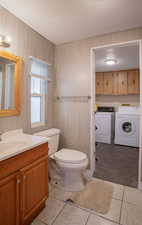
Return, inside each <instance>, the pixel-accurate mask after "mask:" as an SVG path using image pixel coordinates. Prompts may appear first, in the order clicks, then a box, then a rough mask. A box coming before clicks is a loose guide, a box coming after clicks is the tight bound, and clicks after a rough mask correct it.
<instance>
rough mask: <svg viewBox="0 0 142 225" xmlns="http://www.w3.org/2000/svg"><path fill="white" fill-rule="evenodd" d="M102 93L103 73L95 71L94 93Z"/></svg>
mask: <svg viewBox="0 0 142 225" xmlns="http://www.w3.org/2000/svg"><path fill="white" fill-rule="evenodd" d="M103 93H104V76H103V73H96V94H98V95H101V94H103Z"/></svg>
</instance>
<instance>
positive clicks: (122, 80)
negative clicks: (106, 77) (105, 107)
mask: <svg viewBox="0 0 142 225" xmlns="http://www.w3.org/2000/svg"><path fill="white" fill-rule="evenodd" d="M127 82H128V81H127V72H125V71H124V72H123V71H122V72H121V71H120V72H118V89H119V90H118V92H119V95H127V94H128V83H127Z"/></svg>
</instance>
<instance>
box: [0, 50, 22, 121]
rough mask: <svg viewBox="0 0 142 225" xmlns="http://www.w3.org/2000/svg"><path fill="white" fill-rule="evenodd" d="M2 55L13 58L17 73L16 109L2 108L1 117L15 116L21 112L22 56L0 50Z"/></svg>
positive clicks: (15, 85) (15, 87) (15, 88)
mask: <svg viewBox="0 0 142 225" xmlns="http://www.w3.org/2000/svg"><path fill="white" fill-rule="evenodd" d="M0 57H2V58H5V59H9V60H12V61H13V62H15V73H14V99H15V101H14V102H15V107H14V109H8V110H7V109H6V110H5V109H4V110H0V117H2V116H3V117H4V116H15V115H18V114H20V112H21V78H22V58H21V57H18V56H15V55H13V54H11V53H9V52H5V51H0Z"/></svg>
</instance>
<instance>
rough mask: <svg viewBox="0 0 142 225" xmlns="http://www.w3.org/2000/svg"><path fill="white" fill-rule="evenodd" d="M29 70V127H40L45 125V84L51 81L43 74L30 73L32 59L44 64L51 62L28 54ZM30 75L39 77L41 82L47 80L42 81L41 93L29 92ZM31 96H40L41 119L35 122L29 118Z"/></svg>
mask: <svg viewBox="0 0 142 225" xmlns="http://www.w3.org/2000/svg"><path fill="white" fill-rule="evenodd" d="M29 58H30V72H29V75H30V124H31V128H37V127H41V126H45V124H46V118H45V114H46V112H45V110H46V107H45V102H46V95H47V93H45V89H46V87H45V85H47V86H48V84H49V82H51V79H50V78H49V77H48V76H47V77H46V76H44V75H40V74H34V73H32V71H31V69H32V61H33V60H38V61H40V62H41V63H44V64H47V65H48V66H51V64H49V63H47V62H45V61H43V60H41V59H38V58H35V57H33V56H30V57H29ZM32 77H33V78H39V79H41V81H42V82H45V81H47V83H43V84H42V85H41V88H42V90H41V93H40V94H38V93H32V92H31V80H32ZM32 97H40V98H41V102H40V117H41V121H40V122H35V123H32V118H31V98H32Z"/></svg>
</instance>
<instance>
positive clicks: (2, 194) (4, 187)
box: [0, 173, 20, 225]
mask: <svg viewBox="0 0 142 225" xmlns="http://www.w3.org/2000/svg"><path fill="white" fill-rule="evenodd" d="M19 181H20V179H19V176H18V174H17V173H15V174H13V175H11V176H8V177H6V178H4V179H2V180H1V181H0V224H1V225H19V209H20V208H19V194H20V192H19V190H20V189H19V188H20V182H19Z"/></svg>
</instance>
